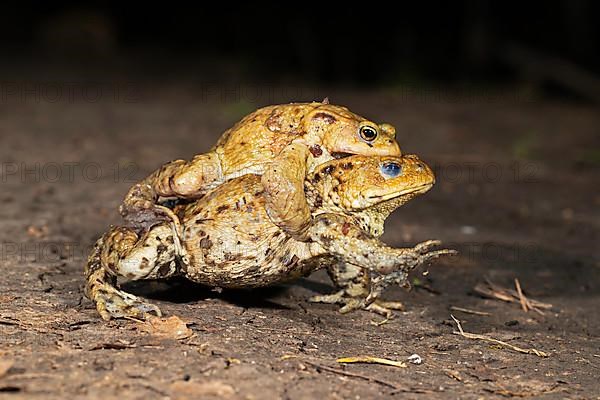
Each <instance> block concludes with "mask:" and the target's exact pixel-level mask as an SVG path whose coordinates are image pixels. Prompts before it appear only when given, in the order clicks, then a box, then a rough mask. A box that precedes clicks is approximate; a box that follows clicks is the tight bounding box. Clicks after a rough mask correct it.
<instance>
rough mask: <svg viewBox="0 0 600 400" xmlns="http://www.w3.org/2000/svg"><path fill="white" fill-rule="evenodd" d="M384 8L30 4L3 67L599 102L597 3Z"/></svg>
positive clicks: (16, 17)
mask: <svg viewBox="0 0 600 400" xmlns="http://www.w3.org/2000/svg"><path fill="white" fill-rule="evenodd" d="M385 4H386V3H372V2H371V3H368V4H364V5H354V6H351V5H349V4H345V5H344V4H338V5H334V4H325V3H317V2H314V3H305V2H298V3H296V4H294V3H288V5H287V6H283V5H274V4H266V3H246V4H233V3H228V2H227V3H225V2H223V3H222V4H217V5H214V4H212V5H210V6H205V5H195V6H188V5H183V4H172V3H160V4H151V3H129V2H127V3H116V2H115V3H106V4H97V5H80V4H79V3H78V2H53V3H52V4H45V3H39V4H35V5H33V4H26V3H25V4H21V5H20V6H18V7H14V6H13V7H12V8H11V7H9V8H8V9H3V11H2V13H1V15H0V45H1V46H2V48H3V49H4V52H3V55H2V57H1V61H0V63H1V64H0V66H1V67H4V68H5V69H6V68H9V69H11V68H12V69H13V70H18V71H23V68H25V69H26V70H34V71H35V68H37V69H38V70H40V71H46V73H47V71H48V70H49V69H51V68H53V67H61V66H66V67H67V68H71V69H73V70H79V71H87V72H88V73H90V74H93V73H94V72H98V71H100V72H101V73H107V71H111V72H112V71H124V70H125V71H135V73H136V74H138V75H139V76H147V77H149V78H156V77H161V78H164V77H171V76H180V75H181V74H188V75H194V74H200V73H201V74H203V75H204V77H207V76H208V77H210V79H214V80H230V79H244V80H253V81H260V80H263V81H264V80H268V81H270V82H275V81H279V82H281V81H286V82H290V81H292V82H299V81H302V82H311V83H315V84H334V85H340V84H341V85H361V86H382V85H396V84H398V85H401V84H407V83H410V84H417V85H419V84H425V85H426V84H432V83H435V84H444V85H481V84H488V85H489V84H492V85H493V84H500V85H502V84H506V83H512V82H523V81H527V82H534V83H535V84H536V85H538V86H540V87H541V88H543V90H544V91H545V92H547V94H551V95H559V96H563V97H564V96H566V97H571V98H575V99H584V100H590V99H592V100H599V99H600V89H599V83H598V80H597V78H594V76H593V75H590V74H589V73H590V72H594V71H599V70H600V52H598V46H599V45H600V40H599V39H600V29H599V27H598V17H599V16H600V12H599V11H600V4H599V3H598V2H595V1H591V0H580V1H531V2H517V1H502V2H498V1H483V0H482V1H477V0H473V1H452V2H430V1H429V2H399V3H398V4H397V5H396V6H394V7H390V6H387V5H385ZM582 79H583V80H582Z"/></svg>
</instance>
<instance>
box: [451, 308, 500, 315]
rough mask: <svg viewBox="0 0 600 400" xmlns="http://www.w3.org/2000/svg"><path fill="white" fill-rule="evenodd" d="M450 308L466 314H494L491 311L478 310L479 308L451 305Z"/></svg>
mask: <svg viewBox="0 0 600 400" xmlns="http://www.w3.org/2000/svg"><path fill="white" fill-rule="evenodd" d="M450 310H452V311H460V312H464V313H465V314H473V315H481V316H484V317H489V316H490V315H492V314H491V313H489V312H485V311H477V310H470V309H468V308H462V307H456V306H451V307H450Z"/></svg>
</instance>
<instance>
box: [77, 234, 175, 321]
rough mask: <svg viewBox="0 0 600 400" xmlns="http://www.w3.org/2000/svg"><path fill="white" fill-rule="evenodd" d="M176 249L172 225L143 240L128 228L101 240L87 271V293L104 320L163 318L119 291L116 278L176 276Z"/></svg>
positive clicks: (158, 312) (134, 297) (134, 278)
mask: <svg viewBox="0 0 600 400" xmlns="http://www.w3.org/2000/svg"><path fill="white" fill-rule="evenodd" d="M176 254H177V246H176V243H175V236H174V233H173V229H172V228H171V226H169V225H167V224H162V225H156V226H154V227H153V228H152V229H150V230H149V231H148V232H147V233H146V234H145V235H144V236H142V237H141V238H139V237H138V234H137V233H136V232H135V231H133V230H131V229H128V228H123V227H115V228H112V229H111V230H110V231H109V232H108V233H106V234H105V235H104V236H102V238H100V239H99V240H98V241H97V242H96V245H95V246H94V249H93V251H92V253H91V254H90V256H89V258H88V262H87V265H86V268H85V276H86V286H85V294H86V296H87V297H88V298H89V299H90V300H92V301H93V302H94V303H95V305H96V309H97V310H98V312H99V313H100V315H101V316H102V318H103V319H105V320H109V319H111V318H123V317H134V318H142V319H143V318H145V317H146V316H147V315H148V314H150V313H154V314H156V315H158V316H160V315H161V312H160V310H159V308H158V307H157V306H155V305H153V304H150V303H146V302H144V301H143V300H141V299H140V298H138V297H136V296H134V295H132V294H129V293H126V292H124V291H122V290H120V289H118V288H117V277H119V276H121V277H125V278H127V279H130V280H140V279H156V278H164V277H167V276H171V275H174V274H175V273H176V272H177V269H176Z"/></svg>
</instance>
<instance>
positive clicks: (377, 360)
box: [336, 356, 406, 368]
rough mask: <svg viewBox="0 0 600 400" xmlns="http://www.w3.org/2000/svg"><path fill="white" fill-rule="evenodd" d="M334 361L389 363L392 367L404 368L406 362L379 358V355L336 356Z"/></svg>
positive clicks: (343, 362) (344, 362)
mask: <svg viewBox="0 0 600 400" xmlns="http://www.w3.org/2000/svg"><path fill="white" fill-rule="evenodd" d="M336 361H337V362H339V363H341V364H346V363H368V364H382V365H390V366H392V367H400V368H406V363H403V362H402V361H394V360H388V359H387V358H380V357H369V356H364V357H343V358H338V359H337V360H336Z"/></svg>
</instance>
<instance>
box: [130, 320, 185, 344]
mask: <svg viewBox="0 0 600 400" xmlns="http://www.w3.org/2000/svg"><path fill="white" fill-rule="evenodd" d="M139 326H140V328H141V329H142V330H143V331H145V332H148V333H149V334H151V335H154V336H158V337H163V338H170V339H186V338H189V337H190V336H192V335H193V334H194V332H193V331H192V330H191V329H190V328H188V327H187V325H186V323H185V322H183V321H182V320H181V318H179V317H177V316H172V317H169V318H160V317H150V318H149V319H147V320H146V321H144V322H143V323H140V324H139Z"/></svg>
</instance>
